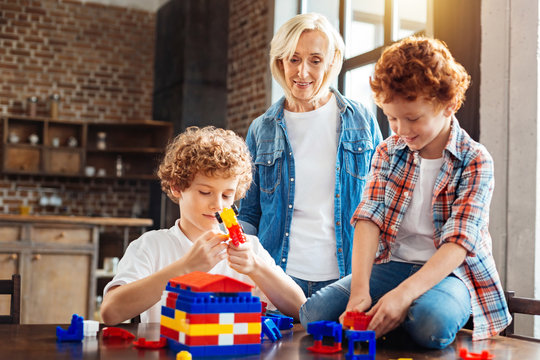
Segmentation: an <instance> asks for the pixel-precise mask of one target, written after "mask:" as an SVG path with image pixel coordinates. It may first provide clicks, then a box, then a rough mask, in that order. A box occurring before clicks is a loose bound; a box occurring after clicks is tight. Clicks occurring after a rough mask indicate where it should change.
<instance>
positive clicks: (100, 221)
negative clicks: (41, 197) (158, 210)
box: [0, 214, 153, 226]
mask: <svg viewBox="0 0 540 360" xmlns="http://www.w3.org/2000/svg"><path fill="white" fill-rule="evenodd" d="M0 221H14V222H30V223H31V222H40V223H64V224H86V225H103V226H151V225H152V224H153V221H152V219H147V218H121V217H93V216H64V215H12V214H0Z"/></svg>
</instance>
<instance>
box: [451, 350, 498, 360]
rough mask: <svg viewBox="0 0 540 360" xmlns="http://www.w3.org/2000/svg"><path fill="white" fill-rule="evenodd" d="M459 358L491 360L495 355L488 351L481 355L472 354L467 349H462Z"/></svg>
mask: <svg viewBox="0 0 540 360" xmlns="http://www.w3.org/2000/svg"><path fill="white" fill-rule="evenodd" d="M459 357H460V358H462V359H464V360H491V359H493V358H494V357H495V355H493V354H492V353H490V352H489V351H487V350H484V351H482V352H481V353H470V352H469V351H468V350H467V349H465V348H460V349H459Z"/></svg>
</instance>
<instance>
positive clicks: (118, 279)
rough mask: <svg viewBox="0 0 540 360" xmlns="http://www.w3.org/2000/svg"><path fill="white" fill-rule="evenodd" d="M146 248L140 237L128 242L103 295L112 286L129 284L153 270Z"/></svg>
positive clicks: (150, 257)
mask: <svg viewBox="0 0 540 360" xmlns="http://www.w3.org/2000/svg"><path fill="white" fill-rule="evenodd" d="M146 250H147V249H146V247H145V246H144V241H142V238H139V239H137V240H135V241H132V242H131V243H130V244H129V246H128V248H127V249H126V252H125V253H124V256H122V259H121V260H120V262H119V263H118V271H117V272H116V275H115V276H114V278H113V279H112V280H111V281H110V282H109V283H108V284H107V285H106V286H105V289H104V290H103V296H105V294H106V293H107V291H109V289H110V288H111V287H113V286H117V285H125V284H129V283H131V282H134V281H137V280H140V279H143V278H145V277H147V276H150V275H151V274H152V273H154V272H155V270H154V269H153V266H152V264H154V261H153V259H152V256H151V255H150V253H149V252H148V251H146Z"/></svg>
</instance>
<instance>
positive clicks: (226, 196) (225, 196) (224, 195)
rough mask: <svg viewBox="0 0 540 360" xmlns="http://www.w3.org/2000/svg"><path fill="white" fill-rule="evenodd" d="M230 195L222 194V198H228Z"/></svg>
mask: <svg viewBox="0 0 540 360" xmlns="http://www.w3.org/2000/svg"><path fill="white" fill-rule="evenodd" d="M231 197H232V195H227V194H223V198H224V199H230V198H231Z"/></svg>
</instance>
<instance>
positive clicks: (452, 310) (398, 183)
mask: <svg viewBox="0 0 540 360" xmlns="http://www.w3.org/2000/svg"><path fill="white" fill-rule="evenodd" d="M469 82H470V79H469V75H468V74H467V72H466V71H465V69H464V68H463V66H461V65H460V64H459V63H457V62H456V61H455V60H454V58H453V57H452V55H451V54H450V51H448V49H447V48H446V46H445V44H444V43H442V42H441V41H438V40H435V39H429V38H424V37H411V38H407V39H404V40H402V41H400V42H398V43H396V44H393V45H391V46H390V47H388V48H387V49H386V50H385V51H384V52H383V54H382V55H381V58H380V59H379V60H378V62H377V64H376V65H375V73H374V75H373V77H372V78H371V81H370V84H371V89H372V91H373V96H374V98H375V101H376V103H377V105H378V106H379V107H380V108H381V109H382V110H383V112H384V113H385V114H386V116H387V118H388V122H389V125H390V127H391V129H392V131H393V133H394V135H392V136H390V137H389V138H387V139H386V140H385V141H384V142H382V143H381V144H380V145H379V146H378V147H377V150H376V152H375V155H374V157H373V160H372V165H371V172H370V177H369V179H368V182H367V184H366V188H365V191H364V195H363V197H362V202H361V203H360V205H359V206H358V208H357V209H356V212H355V214H354V216H353V218H352V220H351V223H352V224H353V225H354V226H355V233H354V245H353V255H352V256H353V260H352V261H353V262H352V274H351V276H349V277H347V278H344V279H341V280H339V281H337V282H336V283H334V284H332V285H329V286H328V287H326V288H324V289H321V291H319V292H318V293H316V294H315V295H313V296H312V297H311V298H310V299H309V300H308V301H307V302H306V304H304V305H303V306H302V308H301V310H300V319H301V321H302V323H303V324H306V323H307V322H311V321H316V320H323V319H324V320H337V319H338V318H339V317H340V315H341V316H343V315H342V313H343V312H344V311H351V310H355V311H368V313H367V314H368V315H372V316H373V318H372V320H371V322H370V325H369V327H368V330H374V331H375V332H376V334H377V336H382V335H384V334H386V333H387V332H389V331H391V330H393V329H395V328H396V327H398V326H401V327H402V328H403V329H404V330H405V331H406V332H407V333H408V334H409V335H410V337H411V338H412V340H413V341H415V342H416V343H417V344H419V345H421V346H424V347H427V348H436V349H442V348H445V347H446V346H448V345H449V344H450V343H452V341H454V339H455V336H456V334H457V332H458V331H459V330H460V329H461V328H462V327H463V326H464V325H465V324H466V322H467V320H468V319H469V317H470V316H471V315H472V317H473V320H474V330H473V340H480V339H485V338H487V337H490V336H493V335H496V334H497V333H499V332H500V331H501V330H503V329H504V328H505V327H506V326H507V325H508V324H509V322H510V320H511V317H510V314H509V312H508V308H507V305H506V301H505V297H504V293H503V290H502V287H501V282H500V280H499V275H498V273H497V270H496V268H495V261H494V259H493V256H492V253H491V238H490V235H489V232H488V223H489V204H490V201H491V196H492V194H493V185H494V181H493V160H492V158H491V156H490V155H489V153H488V151H487V150H486V148H485V147H484V146H482V145H481V144H479V143H477V142H475V141H474V140H473V139H471V137H470V136H469V135H468V134H467V133H466V132H465V130H463V129H461V128H460V126H459V123H458V121H457V119H456V117H455V116H454V113H455V112H456V111H457V110H458V109H459V107H460V106H461V104H462V102H463V100H464V97H465V91H466V90H467V87H468V86H469ZM329 305H330V306H329Z"/></svg>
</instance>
